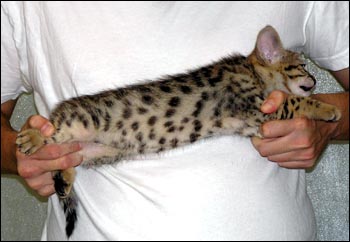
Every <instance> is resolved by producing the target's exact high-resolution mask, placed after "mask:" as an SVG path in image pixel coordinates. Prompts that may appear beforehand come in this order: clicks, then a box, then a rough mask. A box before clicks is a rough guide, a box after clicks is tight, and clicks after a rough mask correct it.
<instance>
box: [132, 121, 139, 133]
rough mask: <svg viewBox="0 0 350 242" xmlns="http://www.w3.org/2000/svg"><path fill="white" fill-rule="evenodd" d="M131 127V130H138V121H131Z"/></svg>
mask: <svg viewBox="0 0 350 242" xmlns="http://www.w3.org/2000/svg"><path fill="white" fill-rule="evenodd" d="M131 128H132V130H134V131H136V130H138V128H139V123H138V122H133V123H132V124H131Z"/></svg>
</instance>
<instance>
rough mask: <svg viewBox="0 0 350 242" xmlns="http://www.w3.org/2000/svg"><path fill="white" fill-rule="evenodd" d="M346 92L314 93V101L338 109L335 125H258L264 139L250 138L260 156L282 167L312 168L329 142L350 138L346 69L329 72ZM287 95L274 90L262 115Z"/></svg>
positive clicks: (300, 120)
mask: <svg viewBox="0 0 350 242" xmlns="http://www.w3.org/2000/svg"><path fill="white" fill-rule="evenodd" d="M332 74H333V75H334V77H335V78H336V79H337V80H338V81H339V82H340V84H341V85H342V86H343V87H344V89H345V90H346V91H347V92H344V93H336V94H317V95H312V97H313V98H315V99H318V100H320V101H323V102H326V103H330V104H333V105H336V106H338V107H339V108H340V109H341V111H342V118H341V120H339V121H338V122H336V123H328V122H323V121H315V120H309V119H306V118H296V119H291V120H274V121H270V122H266V123H264V124H263V125H262V126H261V133H262V135H263V137H264V139H260V138H257V137H254V138H252V143H253V145H254V147H255V148H256V149H257V150H258V152H259V153H260V155H261V156H263V157H267V159H268V160H270V161H272V162H276V163H278V165H279V166H281V167H285V168H293V169H296V168H301V169H303V168H311V167H313V166H314V165H315V163H316V161H317V159H318V157H319V156H320V155H321V154H322V151H323V150H324V149H325V147H326V146H327V144H328V142H329V141H330V140H348V139H349V92H348V90H349V68H347V69H344V70H341V71H337V72H332ZM286 96H287V94H285V93H282V92H279V91H274V92H272V93H271V94H270V95H269V97H268V98H267V99H266V100H265V102H264V104H263V105H262V106H261V111H262V112H264V113H272V112H274V111H276V110H277V108H278V106H279V105H281V104H282V103H283V101H284V99H285V98H286Z"/></svg>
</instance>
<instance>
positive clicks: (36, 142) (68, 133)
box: [16, 122, 96, 198]
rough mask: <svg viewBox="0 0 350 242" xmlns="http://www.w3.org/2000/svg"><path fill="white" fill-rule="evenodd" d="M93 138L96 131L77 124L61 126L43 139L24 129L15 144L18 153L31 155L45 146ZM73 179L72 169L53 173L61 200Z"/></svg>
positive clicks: (35, 130)
mask: <svg viewBox="0 0 350 242" xmlns="http://www.w3.org/2000/svg"><path fill="white" fill-rule="evenodd" d="M95 136H96V131H94V130H89V129H85V128H84V127H83V126H82V124H79V123H78V122H77V123H76V124H75V126H74V127H67V126H62V127H60V128H58V129H57V130H56V133H55V134H54V135H53V136H51V137H44V136H43V135H42V134H41V133H40V130H37V129H26V130H24V131H22V132H20V133H19V134H18V136H17V139H16V144H17V145H18V149H19V151H20V152H22V153H25V154H26V155H31V154H33V153H35V152H36V151H37V150H38V149H40V148H41V147H42V146H43V145H45V144H51V143H64V142H72V141H90V140H92V139H94V137H95ZM74 178H75V170H74V168H69V169H67V170H63V171H56V172H55V174H54V180H55V189H56V192H57V194H58V195H59V196H60V197H61V198H64V197H66V196H67V195H68V194H69V192H70V191H71V189H72V185H73V182H74Z"/></svg>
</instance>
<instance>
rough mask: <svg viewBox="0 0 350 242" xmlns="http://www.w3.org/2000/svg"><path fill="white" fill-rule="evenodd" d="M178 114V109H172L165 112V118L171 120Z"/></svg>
mask: <svg viewBox="0 0 350 242" xmlns="http://www.w3.org/2000/svg"><path fill="white" fill-rule="evenodd" d="M175 113H176V109H174V108H170V109H168V110H167V111H166V112H165V117H167V118H170V117H171V116H173V115H174V114H175Z"/></svg>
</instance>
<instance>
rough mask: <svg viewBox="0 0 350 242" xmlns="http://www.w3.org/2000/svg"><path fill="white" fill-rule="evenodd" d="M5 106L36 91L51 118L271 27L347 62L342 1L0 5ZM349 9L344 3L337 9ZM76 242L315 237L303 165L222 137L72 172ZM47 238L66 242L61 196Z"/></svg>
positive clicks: (233, 48) (296, 44)
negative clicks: (80, 101) (75, 102)
mask: <svg viewBox="0 0 350 242" xmlns="http://www.w3.org/2000/svg"><path fill="white" fill-rule="evenodd" d="M1 5H2V8H1V80H2V83H1V102H2V103H3V102H5V101H7V100H10V99H14V98H16V97H17V96H18V95H19V94H20V93H21V92H24V91H27V92H33V93H34V98H35V102H36V105H37V108H38V111H39V113H40V114H41V115H43V116H46V117H47V116H48V115H49V112H50V110H52V108H53V107H54V106H55V105H56V104H57V103H58V102H59V101H61V100H65V99H68V98H70V97H75V96H79V95H82V94H91V93H96V92H98V91H101V90H105V89H108V88H116V87H123V86H125V85H129V84H132V83H137V82H139V81H142V80H146V79H148V80H152V79H155V78H158V77H160V76H163V75H166V74H176V73H179V72H183V71H186V70H188V69H192V68H195V67H199V66H201V65H204V64H208V63H210V62H212V61H213V60H217V59H218V58H220V57H223V56H226V55H228V54H230V53H234V52H239V53H241V54H244V55H247V54H249V53H250V52H251V51H252V50H253V48H254V45H255V40H256V36H257V34H258V32H259V30H260V29H262V28H263V27H265V26H266V25H268V24H269V25H272V26H274V27H275V28H276V29H277V31H278V32H279V34H280V36H281V39H282V42H283V43H284V46H285V47H286V48H291V49H293V50H298V51H303V52H305V53H306V54H307V55H309V56H310V57H311V58H313V59H314V60H315V61H317V62H318V63H319V64H320V65H321V66H323V67H326V68H329V69H332V70H340V69H343V68H346V67H348V66H349V12H348V11H349V10H348V6H349V5H348V3H347V2H343V3H339V2H2V3H1ZM344 5H345V6H344ZM77 171H78V174H77V178H76V181H75V184H74V186H75V190H76V193H77V195H78V197H79V201H80V202H79V208H78V216H79V218H78V222H77V225H76V228H75V231H74V233H73V235H72V236H71V239H72V240H312V239H314V238H315V221H314V214H313V210H312V206H311V203H310V200H309V198H308V196H307V193H306V186H305V174H304V170H296V169H294V170H291V169H284V168H281V167H279V166H278V165H276V164H275V163H273V162H270V161H268V160H267V159H265V158H263V157H260V155H259V154H258V152H257V151H256V150H255V149H254V147H253V146H252V144H251V142H250V140H249V139H248V138H241V137H229V136H225V137H220V138H214V139H209V140H206V141H200V142H198V143H195V144H193V145H189V146H187V147H185V148H178V149H175V150H172V151H169V152H166V153H164V154H161V155H159V156H158V155H150V156H145V157H142V158H138V159H135V160H132V161H122V162H119V163H118V164H115V165H105V166H102V167H99V168H90V169H85V168H82V167H78V168H77ZM42 239H43V240H66V237H65V218H64V214H63V210H62V208H61V206H60V205H59V202H58V198H57V196H56V195H53V196H51V197H50V199H49V206H48V217H47V220H46V223H45V227H44V231H43V235H42Z"/></svg>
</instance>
